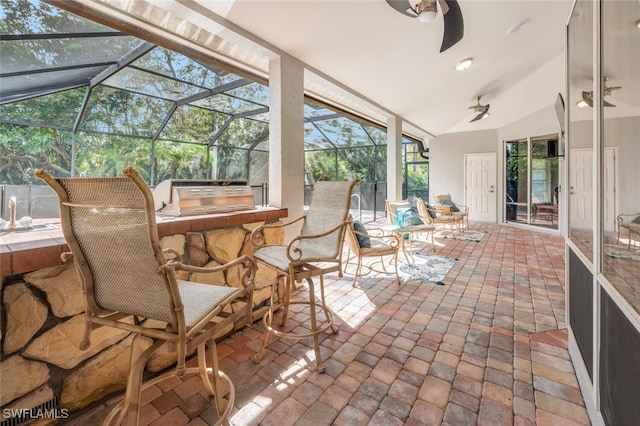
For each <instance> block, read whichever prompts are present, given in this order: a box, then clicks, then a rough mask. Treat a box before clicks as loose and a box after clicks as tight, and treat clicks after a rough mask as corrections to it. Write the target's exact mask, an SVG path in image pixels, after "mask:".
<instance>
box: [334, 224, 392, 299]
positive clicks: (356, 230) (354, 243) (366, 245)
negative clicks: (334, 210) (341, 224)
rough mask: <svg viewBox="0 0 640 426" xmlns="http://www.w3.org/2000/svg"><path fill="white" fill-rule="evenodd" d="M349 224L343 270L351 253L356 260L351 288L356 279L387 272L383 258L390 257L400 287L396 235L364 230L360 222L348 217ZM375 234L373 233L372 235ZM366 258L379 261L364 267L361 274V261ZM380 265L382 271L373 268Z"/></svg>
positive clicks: (372, 229) (380, 230)
mask: <svg viewBox="0 0 640 426" xmlns="http://www.w3.org/2000/svg"><path fill="white" fill-rule="evenodd" d="M349 222H350V223H351V226H349V227H348V228H347V238H346V243H347V248H348V254H347V261H346V263H345V266H344V267H345V269H346V268H347V266H348V265H349V260H350V258H351V253H353V254H354V255H355V257H356V259H357V264H356V271H355V273H354V274H353V284H352V287H355V286H356V281H357V280H358V277H362V276H365V275H367V274H369V273H370V272H372V271H374V272H384V273H385V274H386V273H388V272H387V268H386V266H385V262H384V258H385V257H391V259H390V260H391V262H392V263H393V267H394V269H395V273H396V279H397V281H398V285H400V276H399V275H398V249H399V248H400V239H399V238H398V237H397V236H396V235H393V234H392V235H387V234H385V233H384V230H382V229H381V228H369V229H366V228H365V227H364V225H362V224H361V223H360V222H357V221H353V218H351V216H349ZM373 232H375V233H373ZM367 258H380V260H379V261H377V262H374V263H372V264H371V265H368V266H367V265H364V268H365V271H366V272H364V273H363V272H362V268H363V264H362V261H363V260H364V259H367ZM378 263H379V264H380V266H381V267H382V271H378V270H377V269H375V268H374V266H376V264H378Z"/></svg>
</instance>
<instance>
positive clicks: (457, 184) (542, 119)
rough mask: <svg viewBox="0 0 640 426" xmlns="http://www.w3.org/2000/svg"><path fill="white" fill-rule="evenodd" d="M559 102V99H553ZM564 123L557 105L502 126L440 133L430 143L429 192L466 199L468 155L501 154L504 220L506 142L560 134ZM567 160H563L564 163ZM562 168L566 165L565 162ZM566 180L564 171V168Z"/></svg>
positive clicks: (500, 189)
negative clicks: (465, 179) (559, 117)
mask: <svg viewBox="0 0 640 426" xmlns="http://www.w3.org/2000/svg"><path fill="white" fill-rule="evenodd" d="M553 102H555V99H553ZM559 132H560V123H559V122H558V118H557V116H556V112H555V105H554V104H550V105H549V106H547V107H545V108H543V109H540V110H538V111H536V112H534V113H532V114H530V115H528V116H526V117H523V118H521V119H518V120H516V121H514V122H512V123H509V124H507V125H506V126H504V127H502V128H500V129H492V130H478V131H475V132H459V133H447V134H443V135H440V136H437V137H436V138H435V139H433V140H432V141H431V144H430V145H429V159H430V160H429V194H430V197H431V198H432V197H433V194H446V193H450V194H451V196H452V198H453V199H454V200H456V201H458V202H464V199H463V196H464V155H465V154H479V153H489V152H493V153H497V158H498V161H497V177H496V182H497V183H498V200H497V201H498V222H499V223H500V222H503V209H502V207H501V206H503V205H504V195H503V194H504V192H505V191H504V149H503V142H504V141H506V140H514V139H520V138H527V137H533V136H543V135H550V134H558V133H559ZM561 163H563V162H561ZM561 167H563V165H562V164H561ZM560 176H561V179H562V176H563V170H560Z"/></svg>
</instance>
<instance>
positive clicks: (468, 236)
mask: <svg viewBox="0 0 640 426" xmlns="http://www.w3.org/2000/svg"><path fill="white" fill-rule="evenodd" d="M444 237H445V238H454V239H456V240H466V241H475V242H476V243H478V242H480V240H481V239H482V237H484V232H482V231H471V230H468V229H467V230H464V231H462V233H460V234H455V235H452V234H450V233H448V234H447V235H445V236H444Z"/></svg>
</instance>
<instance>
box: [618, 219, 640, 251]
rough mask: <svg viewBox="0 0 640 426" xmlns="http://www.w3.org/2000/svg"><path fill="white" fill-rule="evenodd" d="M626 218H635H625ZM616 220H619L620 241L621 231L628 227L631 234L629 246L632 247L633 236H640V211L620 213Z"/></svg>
mask: <svg viewBox="0 0 640 426" xmlns="http://www.w3.org/2000/svg"><path fill="white" fill-rule="evenodd" d="M626 218H633V219H630V220H629V219H627V220H625V219H626ZM616 221H617V222H618V241H620V231H621V230H622V229H626V230H627V232H628V235H629V244H628V248H631V240H632V236H633V235H636V236H639V237H640V213H633V214H619V215H618V217H617V218H616Z"/></svg>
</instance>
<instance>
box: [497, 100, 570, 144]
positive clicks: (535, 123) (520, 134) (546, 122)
mask: <svg viewBox="0 0 640 426" xmlns="http://www.w3.org/2000/svg"><path fill="white" fill-rule="evenodd" d="M554 133H555V134H558V133H560V123H559V122H558V118H557V116H556V110H555V106H554V105H549V106H548V107H546V108H543V109H541V110H538V111H536V112H534V113H532V114H529V115H527V116H526V117H523V118H521V119H519V120H516V121H514V122H512V123H509V124H507V125H506V126H504V127H502V128H501V129H498V139H499V140H500V141H509V140H514V139H520V138H527V137H529V136H545V135H550V134H554Z"/></svg>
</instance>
